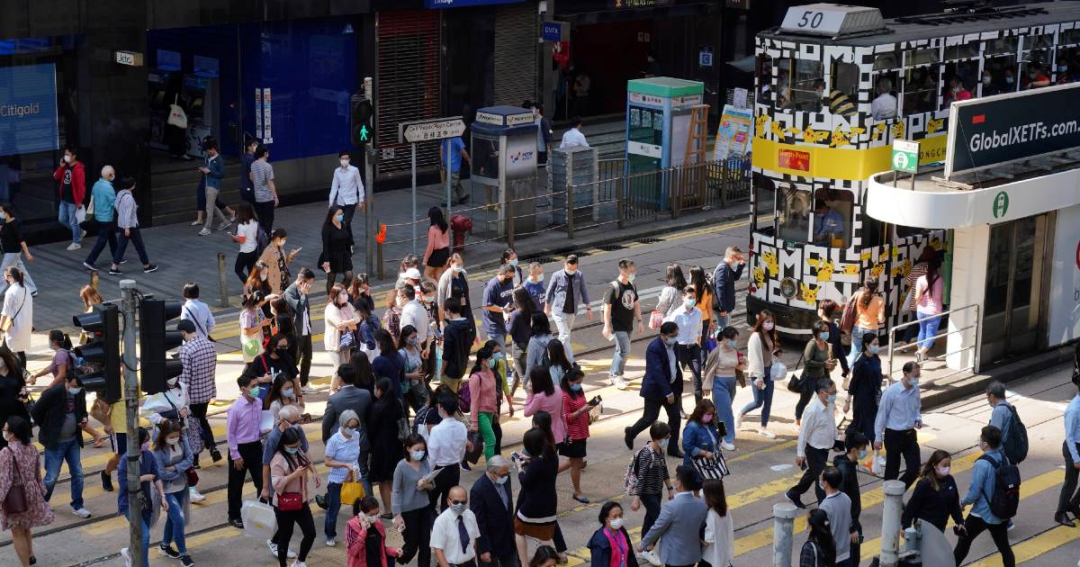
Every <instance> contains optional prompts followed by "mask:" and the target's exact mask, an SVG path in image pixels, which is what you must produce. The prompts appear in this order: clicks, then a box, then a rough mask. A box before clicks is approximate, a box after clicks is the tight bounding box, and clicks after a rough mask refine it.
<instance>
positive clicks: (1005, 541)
mask: <svg viewBox="0 0 1080 567" xmlns="http://www.w3.org/2000/svg"><path fill="white" fill-rule="evenodd" d="M1008 526H1009V523H1008V522H1001V523H1000V524H988V523H986V521H985V520H983V519H982V518H980V517H978V516H972V515H971V514H968V517H967V519H966V520H964V528H965V529H966V531H967V533H966V534H964V533H963V532H961V534H962V535H961V536H960V539H959V540H957V542H956V549H954V550H953V559H955V560H956V564H957V565H960V564H961V563H963V562H964V559H965V558H967V554H968V551H969V550H971V542H973V541H975V538H977V537H979V534H981V533H983V532H984V531H986V530H989V531H990V537H993V538H994V545H996V546H997V549H998V552H999V553H1001V564H1002V565H1003V567H1014V566H1015V565H1016V556H1014V555H1013V550H1012V546H1010V545H1009V527H1008Z"/></svg>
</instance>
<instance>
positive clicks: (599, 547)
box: [588, 528, 727, 567]
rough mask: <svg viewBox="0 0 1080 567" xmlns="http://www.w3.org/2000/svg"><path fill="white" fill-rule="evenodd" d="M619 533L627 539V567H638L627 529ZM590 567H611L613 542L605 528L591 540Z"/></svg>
mask: <svg viewBox="0 0 1080 567" xmlns="http://www.w3.org/2000/svg"><path fill="white" fill-rule="evenodd" d="M619 533H621V534H622V536H623V537H624V538H626V548H627V549H626V567H638V561H637V554H636V553H635V552H634V543H633V540H631V539H630V534H629V533H628V532H627V531H626V528H619ZM588 548H589V559H590V563H589V565H590V567H611V542H610V541H608V538H607V535H605V534H604V528H600V529H598V530H596V531H595V532H593V535H592V537H591V538H589V545H588ZM725 567H727V566H725Z"/></svg>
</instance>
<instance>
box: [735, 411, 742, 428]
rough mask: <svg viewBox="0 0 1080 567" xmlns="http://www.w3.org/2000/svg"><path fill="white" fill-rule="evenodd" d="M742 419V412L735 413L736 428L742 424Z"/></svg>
mask: <svg viewBox="0 0 1080 567" xmlns="http://www.w3.org/2000/svg"><path fill="white" fill-rule="evenodd" d="M742 420H743V415H742V414H741V413H740V414H735V429H736V430H737V429H739V426H740V425H742Z"/></svg>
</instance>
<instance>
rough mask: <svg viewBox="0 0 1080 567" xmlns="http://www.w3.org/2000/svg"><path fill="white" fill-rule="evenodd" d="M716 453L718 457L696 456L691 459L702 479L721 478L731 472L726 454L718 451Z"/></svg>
mask: <svg viewBox="0 0 1080 567" xmlns="http://www.w3.org/2000/svg"><path fill="white" fill-rule="evenodd" d="M716 455H717V456H716V457H695V458H694V459H693V460H692V461H691V462H693V464H694V470H696V471H697V473H698V474H699V475H701V480H703V481H705V480H721V479H723V478H724V477H725V476H727V475H729V474H731V471H730V470H728V466H727V461H726V460H725V459H724V454H723V453H721V452H719V451H717V452H716Z"/></svg>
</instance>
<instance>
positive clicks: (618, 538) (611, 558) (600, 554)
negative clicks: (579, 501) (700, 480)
mask: <svg viewBox="0 0 1080 567" xmlns="http://www.w3.org/2000/svg"><path fill="white" fill-rule="evenodd" d="M598 519H599V520H600V528H599V529H598V530H596V531H595V532H593V535H592V537H590V538H589V557H590V567H611V566H612V565H615V566H616V567H637V565H638V561H637V557H636V556H635V554H634V550H633V549H632V548H631V546H630V534H629V533H628V532H627V531H626V528H625V527H624V525H623V509H622V505H621V504H619V503H618V502H605V503H604V505H603V506H601V507H600V516H599V518H598ZM724 567H727V566H726V565H725V566H724Z"/></svg>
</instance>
